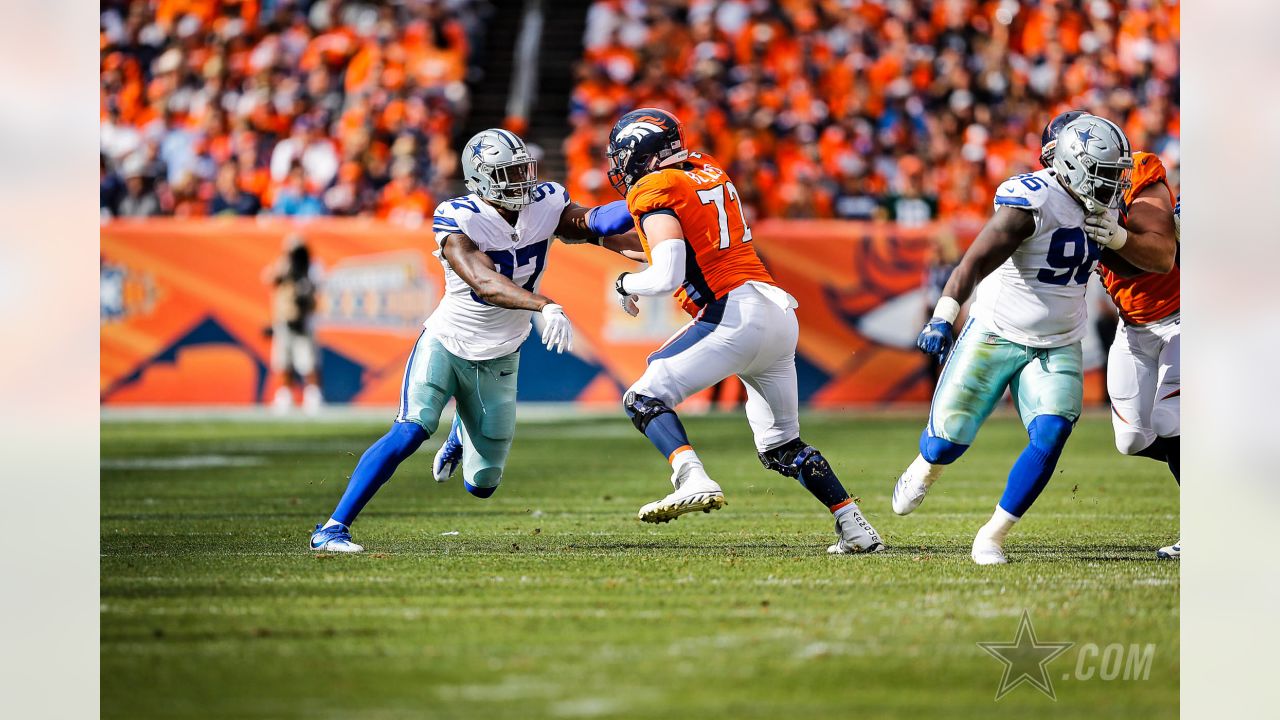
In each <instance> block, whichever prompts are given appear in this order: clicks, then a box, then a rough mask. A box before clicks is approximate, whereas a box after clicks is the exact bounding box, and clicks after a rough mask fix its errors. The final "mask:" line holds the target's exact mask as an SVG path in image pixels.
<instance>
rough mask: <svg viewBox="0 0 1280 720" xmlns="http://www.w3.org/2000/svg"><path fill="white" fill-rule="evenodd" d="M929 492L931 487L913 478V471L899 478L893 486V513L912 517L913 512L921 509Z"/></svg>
mask: <svg viewBox="0 0 1280 720" xmlns="http://www.w3.org/2000/svg"><path fill="white" fill-rule="evenodd" d="M928 492H929V485H928V484H926V483H925V481H924V480H921V479H919V478H915V477H911V471H910V470H908V471H907V472H904V473H902V474H901V475H899V476H898V482H897V484H895V485H894V486H893V511H894V512H895V513H897V514H899V515H910V514H911V511H913V510H915V509H916V508H918V507H920V503H922V502H924V496H925V494H926V493H928Z"/></svg>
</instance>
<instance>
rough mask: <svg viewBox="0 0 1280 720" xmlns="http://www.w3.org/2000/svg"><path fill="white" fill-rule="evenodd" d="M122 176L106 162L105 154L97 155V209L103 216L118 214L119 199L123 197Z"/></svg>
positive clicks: (108, 216) (109, 216)
mask: <svg viewBox="0 0 1280 720" xmlns="http://www.w3.org/2000/svg"><path fill="white" fill-rule="evenodd" d="M124 194H125V189H124V178H122V177H120V175H119V173H117V172H116V171H115V170H114V169H113V168H112V167H111V164H110V163H108V162H107V156H106V155H102V154H99V155H98V211H99V213H101V215H102V217H103V218H111V217H115V216H117V215H119V214H120V201H121V200H122V199H124Z"/></svg>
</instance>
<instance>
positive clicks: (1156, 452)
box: [1134, 435, 1182, 485]
mask: <svg viewBox="0 0 1280 720" xmlns="http://www.w3.org/2000/svg"><path fill="white" fill-rule="evenodd" d="M1134 454H1135V455H1140V456H1142V457H1149V458H1151V459H1152V460H1159V461H1161V462H1165V463H1168V464H1169V472H1171V473H1173V479H1174V480H1175V481H1176V482H1177V483H1178V484H1179V485H1181V484H1182V476H1181V473H1182V436H1180V435H1174V436H1173V437H1158V438H1156V440H1155V442H1153V443H1151V444H1150V445H1148V446H1146V447H1145V448H1143V449H1142V450H1141V451H1140V452H1137V453H1134Z"/></svg>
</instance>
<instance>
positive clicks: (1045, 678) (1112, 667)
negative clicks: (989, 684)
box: [978, 610, 1156, 700]
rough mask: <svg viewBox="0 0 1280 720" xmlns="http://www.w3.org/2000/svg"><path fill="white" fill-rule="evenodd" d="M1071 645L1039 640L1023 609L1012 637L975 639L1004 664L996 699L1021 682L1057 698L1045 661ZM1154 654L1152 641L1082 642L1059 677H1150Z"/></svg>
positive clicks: (1082, 678)
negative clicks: (1101, 644) (1070, 666)
mask: <svg viewBox="0 0 1280 720" xmlns="http://www.w3.org/2000/svg"><path fill="white" fill-rule="evenodd" d="M1074 646H1075V643H1074V642H1047V641H1042V640H1040V638H1038V637H1037V636H1036V629H1035V627H1034V626H1033V625H1032V624H1031V615H1030V614H1029V613H1028V612H1026V611H1025V610H1024V611H1023V612H1022V620H1020V621H1019V622H1018V631H1017V634H1016V635H1015V636H1014V639H1013V640H1011V641H1009V642H980V643H978V647H980V648H982V649H983V650H985V651H986V652H987V654H988V655H990V656H991V657H993V658H995V659H997V660H999V661H1000V662H1001V663H1002V664H1003V665H1004V673H1003V674H1002V675H1001V676H1000V686H999V687H998V688H997V689H996V700H999V699H1001V698H1003V697H1004V696H1005V695H1008V694H1009V693H1010V692H1011V691H1013V689H1014V688H1016V687H1018V686H1019V685H1022V684H1024V683H1025V684H1027V685H1030V686H1031V687H1034V688H1035V689H1036V690H1039V691H1040V692H1041V693H1043V694H1044V695H1045V696H1046V697H1048V698H1049V699H1050V700H1057V699H1058V695H1057V693H1056V692H1054V689H1053V679H1052V677H1051V676H1050V674H1049V663H1050V662H1052V661H1053V659H1054V658H1056V657H1058V656H1059V655H1061V654H1063V653H1065V652H1066V651H1068V650H1070V649H1071V648H1072V647H1074ZM1155 654H1156V646H1155V645H1154V644H1153V643H1147V644H1145V645H1139V644H1136V643H1134V644H1130V645H1124V644H1122V643H1111V644H1109V645H1106V646H1105V647H1099V646H1098V645H1097V644H1095V643H1085V644H1084V645H1081V646H1080V650H1079V651H1078V652H1077V653H1076V664H1075V668H1074V672H1072V671H1068V672H1065V673H1063V674H1062V676H1061V677H1062V679H1063V680H1073V679H1074V680H1092V679H1093V678H1095V677H1096V678H1098V679H1099V680H1104V681H1111V680H1128V681H1132V680H1146V679H1148V678H1150V677H1151V664H1152V661H1153V660H1154V659H1155Z"/></svg>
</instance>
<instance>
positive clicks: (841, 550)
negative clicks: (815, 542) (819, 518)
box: [827, 503, 885, 555]
mask: <svg viewBox="0 0 1280 720" xmlns="http://www.w3.org/2000/svg"><path fill="white" fill-rule="evenodd" d="M884 549H885V545H884V543H883V542H881V541H880V533H878V532H876V529H875V528H873V527H871V523H869V522H867V519H866V518H864V517H862V512H861V511H860V510H858V506H857V505H855V504H852V503H851V504H850V505H848V506H846V507H845V508H844V509H842V510H841V512H840V516H839V517H837V518H836V543H835V544H834V545H832V546H831V547H829V548H827V552H829V553H831V554H832V555H854V554H857V553H873V552H880V551H881V550H884Z"/></svg>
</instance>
